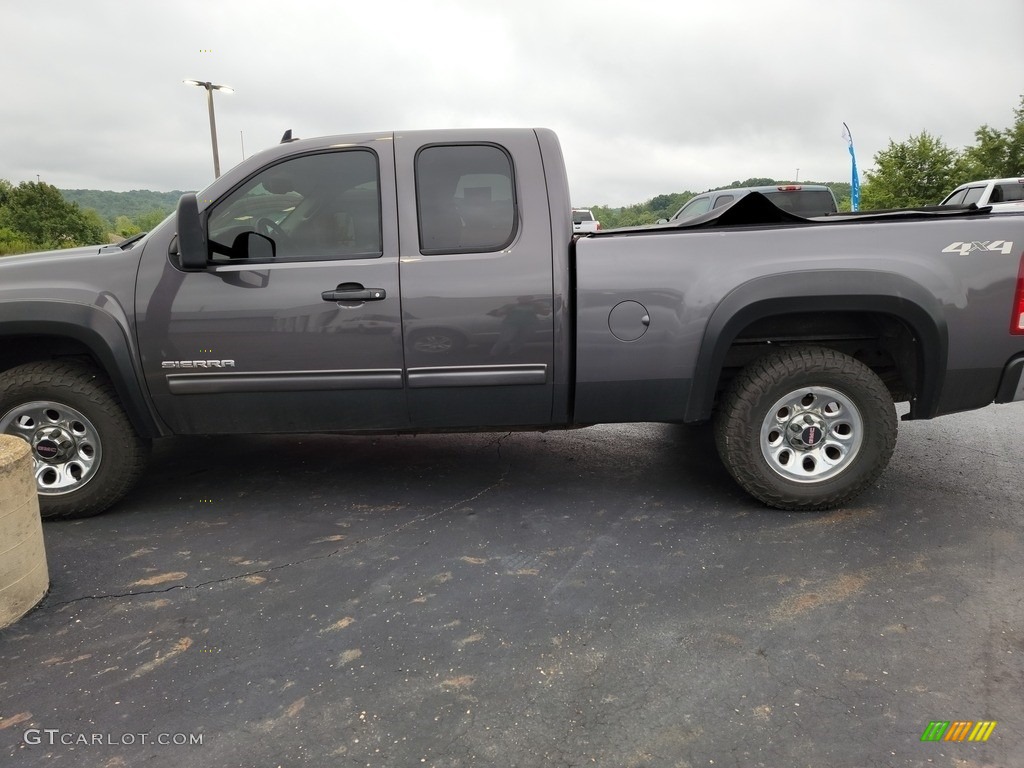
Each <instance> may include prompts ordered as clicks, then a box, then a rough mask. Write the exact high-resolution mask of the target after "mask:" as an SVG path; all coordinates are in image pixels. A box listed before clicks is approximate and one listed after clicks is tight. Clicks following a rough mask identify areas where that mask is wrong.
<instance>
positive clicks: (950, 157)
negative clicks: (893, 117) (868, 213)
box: [860, 131, 960, 210]
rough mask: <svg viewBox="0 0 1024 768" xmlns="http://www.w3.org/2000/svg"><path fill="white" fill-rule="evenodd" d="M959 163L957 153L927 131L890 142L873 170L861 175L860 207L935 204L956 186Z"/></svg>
mask: <svg viewBox="0 0 1024 768" xmlns="http://www.w3.org/2000/svg"><path fill="white" fill-rule="evenodd" d="M959 163H960V154H959V153H958V152H957V151H956V150H955V149H950V148H949V147H947V146H946V145H945V144H944V143H943V142H942V139H939V138H936V137H934V136H932V135H931V134H930V133H928V132H927V131H921V133H920V134H919V135H917V136H911V137H910V138H909V139H907V140H906V141H904V142H901V143H899V144H896V143H895V142H893V141H892V140H891V139H890V140H889V147H888V148H887V149H884V150H882V151H880V152H878V153H876V154H875V168H874V170H870V171H866V172H865V174H864V176H865V177H866V179H867V181H866V182H865V184H864V187H863V189H861V197H860V202H861V208H863V209H865V210H868V209H877V208H913V207H917V206H921V205H935V204H937V203H938V202H939V201H940V200H941V199H942V198H943V196H944V195H945V194H946V193H947V192H949V190H950V189H952V188H953V187H954V186H956V185H955V183H954V182H955V179H956V177H957V175H958V171H959Z"/></svg>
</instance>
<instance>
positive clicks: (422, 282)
mask: <svg viewBox="0 0 1024 768" xmlns="http://www.w3.org/2000/svg"><path fill="white" fill-rule="evenodd" d="M395 163H396V171H397V173H396V176H397V180H398V201H399V205H398V209H399V232H400V238H399V248H400V252H401V259H400V265H399V270H400V278H401V284H402V332H403V345H404V353H405V364H406V376H407V380H406V381H407V387H408V390H407V397H408V404H409V414H410V420H411V423H412V425H413V426H416V427H435V426H436V427H455V428H457V427H477V426H513V425H539V424H548V423H549V422H550V420H551V418H552V393H553V389H554V387H553V382H554V377H555V371H554V365H553V364H554V357H553V347H554V334H553V326H554V320H553V313H554V311H555V308H554V307H553V306H552V294H553V289H552V238H551V213H550V210H549V208H548V202H547V194H546V189H545V187H544V183H543V179H544V178H545V177H544V168H543V166H542V164H541V161H540V152H539V149H538V145H537V139H536V136H535V135H534V133H533V132H531V131H494V130H489V131H486V132H479V133H476V132H473V131H460V132H452V131H439V132H436V133H434V132H415V133H410V134H406V135H403V134H396V135H395ZM527 184H529V185H530V187H529V189H528V190H527V189H525V187H526V185H527Z"/></svg>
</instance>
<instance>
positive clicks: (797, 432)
mask: <svg viewBox="0 0 1024 768" xmlns="http://www.w3.org/2000/svg"><path fill="white" fill-rule="evenodd" d="M786 436H787V438H788V440H789V444H790V445H791V446H793V447H794V448H796V449H798V450H802V451H806V450H810V449H811V448H815V447H817V446H819V445H821V443H822V442H823V441H824V440H825V422H824V421H822V420H821V418H820V417H818V416H817V415H815V414H810V413H801V414H800V415H799V416H797V417H796V418H794V419H793V420H792V421H790V422H789V425H788V426H787V427H786Z"/></svg>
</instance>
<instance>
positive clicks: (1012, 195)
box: [989, 184, 1024, 203]
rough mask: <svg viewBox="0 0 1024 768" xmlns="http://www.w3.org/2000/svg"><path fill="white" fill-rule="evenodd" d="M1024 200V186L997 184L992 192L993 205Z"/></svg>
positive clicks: (991, 200)
mask: <svg viewBox="0 0 1024 768" xmlns="http://www.w3.org/2000/svg"><path fill="white" fill-rule="evenodd" d="M1015 200H1024V184H996V185H995V187H994V188H993V190H992V198H991V199H990V200H989V202H991V203H1010V202H1013V201H1015Z"/></svg>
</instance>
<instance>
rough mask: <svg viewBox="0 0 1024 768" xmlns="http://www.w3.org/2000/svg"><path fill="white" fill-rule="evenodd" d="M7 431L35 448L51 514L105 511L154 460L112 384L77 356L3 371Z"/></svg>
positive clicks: (0, 427) (0, 424)
mask: <svg viewBox="0 0 1024 768" xmlns="http://www.w3.org/2000/svg"><path fill="white" fill-rule="evenodd" d="M0 432H4V433H7V434H10V435H17V436H18V437H21V438H22V439H24V440H26V441H27V442H28V443H29V444H30V445H32V459H33V461H34V462H35V472H36V481H37V483H36V484H37V487H38V488H39V509H40V513H41V514H42V516H43V517H44V518H46V519H49V520H53V519H60V518H76V517H90V516H92V515H97V514H99V513H100V512H102V511H103V510H105V509H107V508H108V507H109V506H111V505H112V504H114V502H116V501H118V500H119V499H120V498H121V497H123V496H124V495H125V494H126V493H127V492H128V491H129V489H130V488H131V487H132V485H134V484H135V482H136V481H137V480H138V478H139V476H140V475H141V474H142V472H143V470H144V469H145V466H146V459H147V458H148V457H149V447H150V445H149V441H148V440H143V439H142V438H140V437H139V436H138V434H137V433H136V432H135V429H134V428H133V427H132V425H131V422H129V421H128V417H127V416H125V414H124V411H123V410H122V409H121V406H120V405H119V404H118V399H117V393H116V392H115V391H114V387H113V385H112V384H111V383H110V381H109V380H108V379H107V378H106V377H105V376H104V375H103V374H102V373H101V372H100V371H99V370H97V369H96V368H95V367H93V366H91V365H89V364H87V363H82V362H77V361H55V360H51V361H45V362H36V363H27V364H25V365H21V366H18V367H16V368H12V369H10V370H8V371H4V372H3V373H0Z"/></svg>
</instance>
